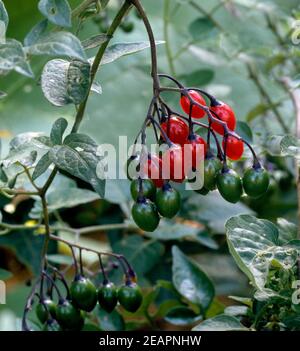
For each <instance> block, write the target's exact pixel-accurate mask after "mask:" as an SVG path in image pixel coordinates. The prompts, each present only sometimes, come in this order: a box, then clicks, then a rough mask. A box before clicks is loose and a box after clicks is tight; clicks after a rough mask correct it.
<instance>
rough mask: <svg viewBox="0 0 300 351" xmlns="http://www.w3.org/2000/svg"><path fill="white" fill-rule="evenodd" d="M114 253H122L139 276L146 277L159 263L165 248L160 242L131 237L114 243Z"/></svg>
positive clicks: (137, 236)
mask: <svg viewBox="0 0 300 351" xmlns="http://www.w3.org/2000/svg"><path fill="white" fill-rule="evenodd" d="M113 251H114V252H116V253H122V254H123V255H124V256H125V257H126V258H127V259H128V261H129V262H130V264H132V266H133V267H134V269H135V271H136V273H137V275H139V274H140V275H144V274H145V273H147V272H149V271H151V269H152V268H153V267H154V266H155V265H156V264H157V263H158V262H159V260H160V259H161V257H162V256H163V253H164V246H163V245H162V244H161V243H159V242H158V241H154V240H145V239H143V238H142V237H141V236H139V235H130V236H128V237H125V238H124V239H122V240H120V241H117V242H116V243H114V244H113Z"/></svg>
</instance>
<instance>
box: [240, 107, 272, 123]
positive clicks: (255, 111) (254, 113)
mask: <svg viewBox="0 0 300 351" xmlns="http://www.w3.org/2000/svg"><path fill="white" fill-rule="evenodd" d="M269 110H270V106H269V105H267V104H263V103H260V104H258V105H256V106H255V107H254V108H252V109H251V110H250V111H249V112H248V114H247V116H246V121H247V122H251V121H252V120H253V119H255V118H256V117H258V116H261V115H264V114H266V112H268V111H269Z"/></svg>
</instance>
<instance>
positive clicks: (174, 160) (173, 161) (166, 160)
mask: <svg viewBox="0 0 300 351" xmlns="http://www.w3.org/2000/svg"><path fill="white" fill-rule="evenodd" d="M185 168H186V165H185V162H184V151H183V148H182V147H181V146H179V145H174V146H171V147H170V148H169V149H168V150H167V151H166V152H165V153H164V154H163V155H162V171H163V178H164V179H170V180H172V181H174V182H177V183H182V182H183V181H184V179H185Z"/></svg>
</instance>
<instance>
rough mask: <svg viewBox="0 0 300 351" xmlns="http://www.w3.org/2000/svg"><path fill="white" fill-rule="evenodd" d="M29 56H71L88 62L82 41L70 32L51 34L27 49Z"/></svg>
mask: <svg viewBox="0 0 300 351" xmlns="http://www.w3.org/2000/svg"><path fill="white" fill-rule="evenodd" d="M26 51H27V53H28V54H29V55H52V56H53V55H56V56H69V57H72V58H77V59H79V60H83V61H86V55H85V52H84V49H83V47H82V45H81V42H80V40H79V39H78V38H77V37H75V35H73V34H72V33H69V32H50V33H48V34H45V35H42V36H41V37H40V38H39V39H38V40H37V41H36V42H35V43H34V44H33V45H31V46H28V47H26Z"/></svg>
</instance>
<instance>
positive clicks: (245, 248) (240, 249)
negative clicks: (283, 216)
mask: <svg viewBox="0 0 300 351" xmlns="http://www.w3.org/2000/svg"><path fill="white" fill-rule="evenodd" d="M226 235H227V242H228V246H229V251H230V253H231V255H232V256H233V258H234V259H235V261H236V263H237V265H238V266H239V268H240V269H241V270H242V271H243V272H244V273H245V274H246V275H247V276H248V278H249V279H250V280H251V282H252V283H253V284H254V285H255V286H256V287H257V288H258V289H263V288H264V286H265V284H266V282H267V278H268V273H269V269H270V267H271V266H272V265H273V264H275V263H276V265H279V266H280V267H281V268H282V269H286V270H288V269H291V268H292V267H293V266H294V265H295V263H296V261H297V251H296V250H293V249H290V248H284V247H280V246H278V245H279V231H278V228H277V227H276V226H275V225H274V224H273V223H271V222H269V221H267V220H263V219H257V218H256V217H254V216H249V215H241V216H236V217H232V218H231V219H229V220H228V221H227V223H226Z"/></svg>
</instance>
